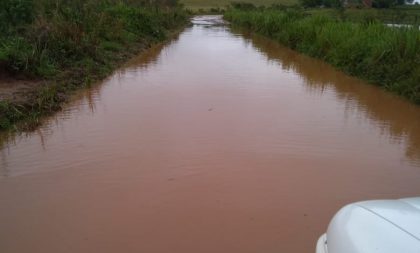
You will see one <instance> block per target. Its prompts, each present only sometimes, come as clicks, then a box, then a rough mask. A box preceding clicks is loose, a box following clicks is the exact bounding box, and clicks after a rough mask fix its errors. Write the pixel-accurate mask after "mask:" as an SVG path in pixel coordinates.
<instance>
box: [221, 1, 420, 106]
mask: <svg viewBox="0 0 420 253" xmlns="http://www.w3.org/2000/svg"><path fill="white" fill-rule="evenodd" d="M225 18H226V19H227V20H229V21H231V22H232V23H233V24H234V25H239V26H241V27H245V28H247V29H251V30H252V31H255V32H257V33H261V34H263V35H266V36H268V37H271V38H273V39H275V40H277V41H279V42H281V43H282V44H285V45H287V46H289V47H291V48H292V49H295V50H297V51H300V52H302V53H305V54H308V55H310V56H313V57H316V58H320V59H322V60H325V61H326V62H328V63H330V64H332V65H334V66H336V67H337V68H339V69H341V70H343V71H345V72H347V73H349V74H351V75H354V76H358V77H361V78H363V79H366V80H368V81H369V82H371V83H374V84H377V85H380V86H382V87H385V88H386V89H387V90H390V91H393V92H395V93H398V94H400V95H402V96H404V97H406V98H408V99H410V100H411V101H413V102H415V103H418V104H420V31H419V30H418V29H417V28H404V29H396V28H388V27H386V26H385V25H383V24H381V23H376V22H362V23H355V22H349V21H340V20H337V19H334V18H332V17H327V16H322V15H305V14H304V13H303V12H299V11H293V10H286V11H276V10H262V11H261V10H253V11H244V10H236V9H230V10H228V11H227V12H226V13H225Z"/></svg>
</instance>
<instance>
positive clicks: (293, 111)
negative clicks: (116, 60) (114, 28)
mask: <svg viewBox="0 0 420 253" xmlns="http://www.w3.org/2000/svg"><path fill="white" fill-rule="evenodd" d="M212 18H214V17H200V18H196V19H195V25H194V26H192V27H190V28H187V29H186V30H185V31H184V32H182V33H181V34H180V35H179V37H178V38H176V39H174V40H173V41H171V42H170V43H168V44H166V45H161V46H157V47H155V48H152V49H151V50H150V51H148V52H147V53H146V54H143V55H141V56H139V57H138V58H136V59H134V60H133V61H131V62H130V63H129V64H128V65H127V66H126V67H124V68H122V69H120V70H118V71H116V72H115V73H114V74H113V75H112V76H111V77H109V78H108V79H107V80H105V81H104V82H103V83H102V84H100V85H97V86H95V87H93V88H92V89H90V90H87V91H84V92H81V93H80V94H78V95H77V96H76V97H75V99H74V101H73V102H71V103H70V104H69V105H67V106H66V108H65V109H64V110H63V111H62V112H59V113H57V115H55V116H54V117H53V118H49V119H46V121H45V123H44V124H43V126H42V127H41V128H40V129H38V130H37V131H35V132H32V133H27V134H23V135H20V136H15V137H11V138H5V137H4V136H3V139H4V140H3V141H2V146H1V150H0V252H5V253H9V252H32V253H38V252H39V253H46V252H54V253H61V252H78V253H84V252H86V253H91V252H101V253H107V252H110V253H111V252H113V253H115V252H125V253H130V252H145V253H153V252H156V253H176V252H179V253H186V252H191V253H192V252H200V253H206V252H209V253H210V252H211V253H214V252H221V253H223V252H226V253H232V252H250V253H251V252H253V253H254V252H255V253H257V252H258V253H259V252H302V253H303V252H314V249H315V242H316V240H317V238H318V237H319V236H320V235H321V234H322V233H323V232H324V231H325V229H326V227H327V224H328V221H329V220H330V219H331V216H332V215H333V214H334V213H335V212H336V211H337V210H338V209H339V208H340V207H341V206H343V205H344V204H347V203H349V202H353V201H358V200H366V199H374V198H401V197H410V196H416V195H417V196H418V195H420V108H419V107H418V106H415V105H412V104H410V103H408V102H406V101H404V100H402V99H400V98H398V97H396V96H394V95H392V94H389V93H386V92H384V91H382V90H381V89H379V88H377V87H375V86H371V85H367V84H366V83H364V82H362V81H359V80H357V79H355V78H351V77H348V76H346V75H345V74H343V73H341V72H338V71H336V70H334V69H333V68H331V67H330V66H328V65H326V64H324V63H322V62H320V61H317V60H314V59H311V58H308V57H306V56H302V55H300V54H297V53H296V52H293V51H291V50H289V49H287V48H284V47H282V46H280V45H278V44H277V43H275V42H273V41H270V40H268V39H265V38H262V37H259V36H254V35H250V34H247V33H243V32H238V31H232V30H231V29H230V28H229V27H227V26H223V25H221V24H220V22H213V21H212V20H211V19H212ZM209 19H210V20H209Z"/></svg>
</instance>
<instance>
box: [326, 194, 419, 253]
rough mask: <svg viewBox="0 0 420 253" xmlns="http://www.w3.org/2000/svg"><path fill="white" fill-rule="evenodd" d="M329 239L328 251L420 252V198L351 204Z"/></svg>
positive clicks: (331, 228) (335, 221)
mask: <svg viewBox="0 0 420 253" xmlns="http://www.w3.org/2000/svg"><path fill="white" fill-rule="evenodd" d="M326 240H327V248H328V253H362V252H363V253H371V252H377V253H399V252H401V253H403V252H404V253H420V198H409V199H401V200H374V201H364V202H358V203H353V204H350V205H347V206H345V207H344V208H342V209H341V210H340V211H339V212H338V213H337V214H336V215H335V216H334V218H333V219H332V221H331V222H330V225H329V227H328V230H327V236H326Z"/></svg>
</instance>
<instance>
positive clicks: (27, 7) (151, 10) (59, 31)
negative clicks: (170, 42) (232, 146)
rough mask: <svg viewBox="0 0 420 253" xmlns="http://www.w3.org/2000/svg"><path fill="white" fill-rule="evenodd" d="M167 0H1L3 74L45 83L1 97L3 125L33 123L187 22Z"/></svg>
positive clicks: (0, 120) (0, 67) (0, 64)
mask: <svg viewBox="0 0 420 253" xmlns="http://www.w3.org/2000/svg"><path fill="white" fill-rule="evenodd" d="M169 2H170V1H165V2H162V3H158V2H155V3H154V4H153V5H150V4H145V2H143V1H141V0H106V1H104V0H72V1H67V0H2V1H0V79H1V78H2V79H7V80H16V79H17V80H24V81H28V82H29V83H31V82H35V83H42V84H43V85H37V86H36V87H35V86H34V87H35V88H36V89H35V88H34V89H33V90H31V93H30V94H29V93H28V94H25V95H24V96H22V97H23V101H18V102H17V101H14V100H4V99H2V100H0V129H6V128H10V127H11V126H14V123H15V122H17V121H20V120H23V119H24V120H26V121H27V122H28V124H27V126H29V127H31V126H32V125H36V123H37V120H38V118H39V116H41V115H43V114H46V113H49V112H52V111H55V110H57V109H59V108H60V106H61V103H62V102H63V101H65V100H66V97H67V94H68V93H69V92H70V91H72V90H74V89H76V88H77V87H82V86H86V85H89V84H90V83H92V82H94V81H96V80H99V79H102V78H104V77H106V76H107V75H108V74H109V73H110V72H112V70H114V69H115V68H116V67H117V66H119V65H120V64H121V63H123V62H124V61H125V60H127V58H129V57H130V56H131V55H133V54H137V53H138V52H140V51H141V50H144V49H146V48H148V47H149V46H150V45H151V44H153V43H157V42H160V41H163V40H165V39H166V38H167V36H168V33H170V32H171V31H174V30H176V29H179V28H180V27H182V26H184V25H185V24H187V22H188V15H187V14H186V12H185V11H184V10H183V9H181V8H179V7H178V6H177V5H176V1H172V2H170V4H168V3H169ZM0 81H1V80H0ZM7 82H12V81H7ZM0 83H1V82H0Z"/></svg>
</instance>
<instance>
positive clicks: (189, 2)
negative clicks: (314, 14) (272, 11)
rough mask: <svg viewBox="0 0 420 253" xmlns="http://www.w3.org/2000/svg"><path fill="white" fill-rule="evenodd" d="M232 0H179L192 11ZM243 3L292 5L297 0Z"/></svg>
mask: <svg viewBox="0 0 420 253" xmlns="http://www.w3.org/2000/svg"><path fill="white" fill-rule="evenodd" d="M231 2H232V0H181V3H182V4H184V5H185V7H186V8H188V9H191V10H193V11H197V10H199V9H203V10H206V9H211V8H225V7H226V6H229V5H230V3H231ZM241 2H244V3H252V4H254V5H255V6H271V5H273V4H281V5H294V4H298V0H244V1H241Z"/></svg>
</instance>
